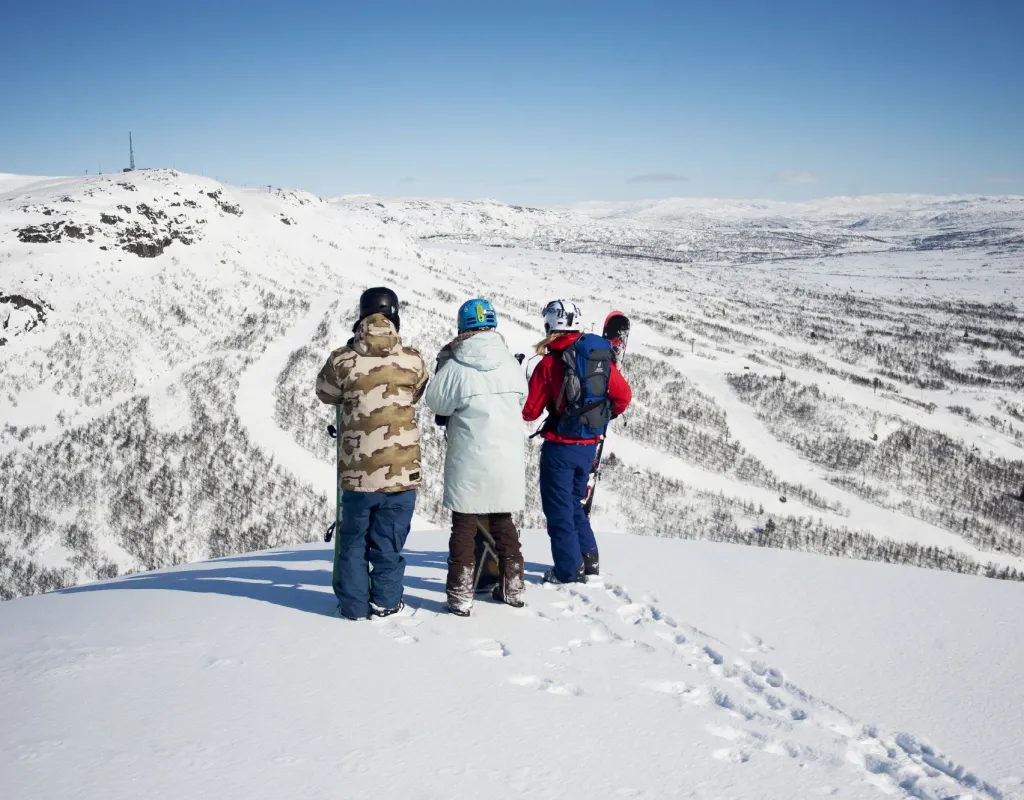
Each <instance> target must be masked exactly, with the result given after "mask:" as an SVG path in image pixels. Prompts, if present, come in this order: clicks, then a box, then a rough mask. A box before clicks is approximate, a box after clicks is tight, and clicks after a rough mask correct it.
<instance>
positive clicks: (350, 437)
mask: <svg viewBox="0 0 1024 800" xmlns="http://www.w3.org/2000/svg"><path fill="white" fill-rule="evenodd" d="M426 385H427V368H426V366H425V365H424V363H423V358H422V357H421V356H420V354H419V353H418V352H417V351H416V350H414V349H412V348H411V347H403V346H402V340H401V339H400V338H399V336H398V331H396V330H395V326H394V325H392V324H391V322H390V321H389V320H388V319H386V318H385V317H384V315H383V314H372V315H370V316H369V317H367V318H366V319H364V320H363V321H362V322H360V323H359V325H358V326H357V327H356V331H355V336H353V337H352V339H350V340H349V342H348V344H346V345H345V346H344V347H340V348H338V349H337V350H335V351H334V352H333V353H331V355H330V357H329V358H328V359H327V363H326V364H324V367H323V369H322V370H320V374H319V375H318V376H317V379H316V396H317V397H319V398H320V401H321V402H323V403H328V404H330V405H340V406H341V407H342V408H341V430H340V431H339V432H338V434H339V436H341V457H340V462H339V464H338V483H339V485H340V486H341V488H342V489H343V490H345V491H351V492H403V491H405V490H407V489H415V488H416V487H417V486H419V485H420V434H419V430H418V429H417V427H416V414H415V410H414V406H415V404H416V403H417V402H419V400H420V398H421V397H422V396H423V392H424V390H425V389H426Z"/></svg>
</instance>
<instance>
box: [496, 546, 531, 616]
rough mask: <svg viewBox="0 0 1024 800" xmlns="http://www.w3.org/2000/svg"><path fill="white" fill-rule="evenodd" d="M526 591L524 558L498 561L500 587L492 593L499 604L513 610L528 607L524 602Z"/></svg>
mask: <svg viewBox="0 0 1024 800" xmlns="http://www.w3.org/2000/svg"><path fill="white" fill-rule="evenodd" d="M524 590H525V586H524V580H523V559H522V557H521V556H520V557H519V558H502V559H500V560H499V561H498V585H497V586H495V587H494V591H493V592H491V597H493V598H494V599H495V600H497V601H498V602H499V603H506V604H507V605H510V606H512V607H513V608H522V607H523V606H525V605H526V602H525V601H524V600H523V592H524Z"/></svg>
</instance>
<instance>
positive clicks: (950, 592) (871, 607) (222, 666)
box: [0, 531, 1024, 800]
mask: <svg viewBox="0 0 1024 800" xmlns="http://www.w3.org/2000/svg"><path fill="white" fill-rule="evenodd" d="M524 538H525V555H526V558H527V572H528V577H529V578H530V581H531V582H530V583H529V585H528V588H527V600H528V604H527V606H526V608H524V609H520V610H514V609H511V608H509V607H507V606H501V605H498V604H496V603H493V602H491V601H489V600H488V601H482V600H479V599H478V601H477V603H476V605H475V607H474V611H473V616H472V617H470V618H468V619H462V618H457V617H454V616H452V615H450V614H447V613H445V612H444V610H443V601H444V571H445V558H446V555H447V537H446V534H445V533H443V532H437V531H432V532H430V531H424V532H414V533H413V534H412V535H411V537H410V540H409V547H408V554H407V557H408V562H409V566H408V573H407V579H406V587H407V588H406V603H407V607H406V610H405V611H404V612H403V613H401V614H399V615H396V616H393V617H389V618H386V619H384V620H375V621H372V622H370V621H360V622H349V621H345V620H342V619H340V618H338V617H336V616H333V615H332V612H333V610H334V606H335V603H334V597H333V594H332V593H331V590H330V575H331V572H330V553H329V550H328V548H327V547H325V546H323V545H311V546H302V547H296V548H288V549H284V550H278V551H270V552H262V553H254V554H250V555H244V556H238V557H231V558H226V559H220V560H217V561H212V562H208V563H202V564H194V565H189V566H183V567H179V568H175V569H171V570H167V571H161V572H153V573H147V574H141V575H138V576H134V577H129V578H125V579H119V580H116V581H112V582H107V583H96V584H90V585H85V586H81V587H78V588H74V589H68V590H64V591H61V592H57V593H51V594H47V595H42V596H38V597H32V598H24V599H20V600H13V601H10V602H7V603H4V604H2V605H0V696H2V697H3V698H4V715H3V725H2V726H0V796H3V797H4V798H11V799H12V800H14V799H15V798H17V799H19V800H20V799H21V798H36V799H38V798H47V799H48V800H56V799H57V798H76V800H92V798H96V800H100V799H102V800H114V799H115V798H137V797H146V798H152V800H157V799H158V798H182V797H202V796H207V795H210V796H214V795H215V796H217V797H219V798H225V799H228V798H252V797H353V798H355V797H367V798H370V797H375V798H414V797H415V798H476V797H495V798H504V797H530V798H536V797H540V798H594V797H602V798H604V797H607V798H617V797H633V798H662V797H672V798H675V797H678V798H736V799H737V800H740V799H742V800H746V798H753V797H757V798H778V799H779V800H790V799H791V798H812V797H820V796H825V797H838V798H875V797H914V798H931V799H933V800H937V799H938V798H961V799H962V800H966V798H1003V800H1010V798H1021V797H1024V784H1022V781H1024V750H1022V749H1021V742H1022V741H1024V715H1022V711H1021V710H1022V709H1024V682H1022V681H1021V680H1020V675H1021V674H1022V672H1024V645H1022V644H1021V639H1020V636H1019V635H1018V634H1019V626H1020V619H1021V618H1022V615H1024V589H1022V587H1021V586H1020V585H1019V584H1017V583H1013V582H1006V581H991V580H987V579H984V578H979V577H969V576H958V575H951V574H948V573H942V572H937V571H930V570H922V569H915V568H909V567H897V566H891V565H882V564H868V563H865V562H857V561H851V560H846V559H830V558H827V557H824V556H818V555H811V554H804V553H792V552H785V551H778V550H767V549H753V548H743V547H738V546H734V545H723V544H713V543H702V542H686V541H678V540H666V539H654V538H650V537H638V536H631V535H610V534H606V535H602V536H601V537H600V541H601V547H602V560H603V563H604V565H605V570H606V572H607V574H606V575H604V576H602V577H601V578H600V579H597V580H593V581H592V582H590V583H587V584H585V585H574V586H547V585H541V584H540V583H538V581H539V574H540V570H541V569H542V567H543V566H544V565H545V564H547V563H549V553H548V549H547V540H546V537H545V536H544V535H543V534H542V533H539V532H528V533H527V534H526V535H525V537H524Z"/></svg>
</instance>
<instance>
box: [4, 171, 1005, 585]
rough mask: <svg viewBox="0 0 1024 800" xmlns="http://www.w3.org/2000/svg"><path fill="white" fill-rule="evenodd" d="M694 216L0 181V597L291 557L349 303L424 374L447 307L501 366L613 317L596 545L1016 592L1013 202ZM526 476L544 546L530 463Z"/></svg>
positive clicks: (428, 511) (448, 329) (436, 460)
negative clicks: (616, 408)
mask: <svg viewBox="0 0 1024 800" xmlns="http://www.w3.org/2000/svg"><path fill="white" fill-rule="evenodd" d="M688 203H689V201H686V202H684V201H659V202H658V203H652V204H646V205H644V204H639V205H636V206H631V207H628V208H614V209H608V208H604V209H599V208H597V207H593V206H592V207H588V208H587V209H585V213H584V211H581V210H579V209H547V210H538V209H529V208H522V207H515V206H505V205H502V204H499V203H495V202H493V201H479V202H473V203H451V202H445V201H426V200H416V201H385V200H375V199H372V198H343V199H340V200H337V201H331V202H328V201H326V200H323V199H321V198H319V197H316V196H314V195H311V194H309V193H307V192H302V191H293V190H272V191H267V190H266V189H265V188H264V189H262V190H252V189H239V188H237V187H226V186H222V185H220V184H218V183H216V182H214V181H210V180H208V179H206V178H199V177H196V176H189V175H183V174H180V173H176V172H173V171H170V170H139V171H136V172H133V173H129V174H117V175H113V176H97V177H91V178H45V179H44V178H19V177H17V176H2V177H0V421H2V425H0V597H2V598H9V597H16V596H20V595H24V594H30V593H33V592H38V591H44V590H47V589H53V588H57V587H60V586H67V585H71V584H74V583H78V582H81V581H88V580H95V579H97V578H108V577H112V576H115V575H121V574H124V573H126V572H132V571H138V570H146V569H155V568H160V567H166V566H170V565H175V564H182V563H186V562H190V561H196V560H201V559H206V558H211V557H220V556H227V555H231V554H235V553H240V552H248V551H253V550H258V549H262V548H266V547H273V546H281V545H286V544H294V543H299V542H309V541H313V540H315V539H317V538H318V537H319V536H320V534H321V531H322V529H323V528H324V527H325V525H326V524H327V523H328V522H329V521H330V520H331V519H332V518H333V505H332V500H331V488H330V483H331V479H330V475H331V466H330V465H331V459H332V457H333V447H332V443H331V441H330V440H329V439H327V437H326V436H325V435H324V433H323V431H324V427H325V425H326V424H327V422H329V421H331V415H330V411H329V410H328V409H326V408H324V407H323V406H322V405H321V404H319V403H318V402H317V401H316V399H315V398H314V397H313V394H312V384H313V379H314V376H315V374H316V371H317V370H318V369H319V367H320V366H321V364H322V363H323V361H324V359H325V358H326V356H327V354H328V352H329V351H330V350H331V349H332V348H334V347H337V346H339V345H340V344H342V343H343V342H344V341H345V340H346V339H347V338H348V335H349V330H350V327H351V323H352V319H353V316H352V312H353V308H354V306H355V303H356V299H357V297H358V294H359V292H360V291H361V290H362V289H364V288H366V287H367V286H369V285H376V284H388V285H392V286H394V287H395V288H396V289H397V291H398V293H399V295H400V296H401V298H402V301H403V305H404V308H403V314H402V333H403V336H404V337H405V339H406V341H407V342H408V343H410V344H412V345H414V346H416V347H418V348H420V350H421V351H422V352H423V353H424V355H425V356H426V358H427V360H428V362H429V361H432V359H433V356H434V354H435V353H436V352H437V350H438V349H439V348H440V347H441V346H442V345H443V344H444V343H446V342H447V341H448V339H449V338H450V337H451V336H452V334H453V327H454V326H453V324H452V320H453V318H454V312H455V310H456V308H457V307H458V305H459V303H460V302H461V301H462V300H464V299H466V298H467V297H473V296H479V295H484V296H487V297H489V298H491V299H492V300H493V301H494V302H495V304H496V306H497V308H498V311H499V314H500V316H501V320H502V322H501V330H502V332H503V333H504V335H505V337H506V339H507V341H508V343H509V346H510V347H511V348H512V349H513V350H515V351H523V352H527V351H529V350H530V348H531V347H532V346H533V344H534V343H535V342H536V341H537V340H538V339H539V338H540V336H541V331H540V325H539V310H540V308H541V307H542V305H543V303H544V302H545V301H546V300H548V299H551V298H552V297H557V296H567V297H572V298H575V299H577V300H578V301H579V302H580V303H581V304H582V305H583V308H584V312H585V314H587V315H588V319H590V320H591V324H595V322H596V321H598V320H600V319H601V318H603V316H604V315H605V314H606V313H607V312H608V311H610V310H612V309H613V308H621V309H622V310H624V311H626V312H627V313H629V314H630V315H631V317H632V318H633V320H634V322H635V327H634V333H633V336H632V341H631V343H630V355H629V359H628V362H627V364H626V372H627V376H628V378H629V380H630V381H631V382H632V383H633V385H634V389H635V395H636V401H635V403H634V405H633V407H632V409H631V410H630V411H629V413H627V415H626V416H625V417H624V418H623V419H622V421H621V424H620V423H618V422H617V423H616V425H615V426H613V430H612V433H611V445H612V446H611V447H610V448H609V452H610V455H614V458H610V459H609V462H608V466H607V469H606V470H605V472H604V475H603V479H602V483H601V485H600V488H599V492H598V496H597V503H596V506H595V522H596V523H597V525H598V526H599V527H600V528H602V529H606V530H627V531H632V532H638V533H645V534H653V535H659V536H674V537H685V538H706V539H714V540H719V541H730V542H737V543H744V544H756V545H759V546H761V545H763V546H773V547H785V548H791V549H802V550H813V551H818V552H823V553H829V554H833V555H843V556H850V557H856V558H865V559H871V560H885V561H892V562H898V563H911V564H919V565H927V566H931V567H938V568H942V569H948V570H956V571H965V572H970V573H982V574H988V575H1000V576H1003V577H1012V576H1013V575H1014V574H1015V573H1014V570H1019V569H1020V568H1021V567H1022V566H1024V503H1021V502H1019V501H1018V500H1016V499H1014V498H1015V497H1016V496H1018V495H1019V493H1020V491H1021V485H1022V484H1024V402H1022V400H1021V397H1022V396H1024V394H1022V393H1024V333H1022V328H1024V310H1022V309H1024V281H1022V279H1021V278H1022V271H1021V270H1022V267H1021V260H1020V259H1021V257H1020V250H1019V249H1018V248H1016V247H1015V245H1013V244H1012V242H1010V241H1009V239H1008V238H1007V237H1010V238H1012V236H1011V234H1006V235H1005V236H1004V234H1003V233H999V234H998V235H997V234H993V233H991V231H993V230H996V229H1000V230H1001V229H1004V228H1005V229H1011V228H1014V226H1015V225H1017V226H1018V227H1019V223H1020V215H1019V213H1018V211H1019V209H1020V207H1021V201H1020V199H1019V198H947V199H945V200H944V199H941V198H888V199H886V198H876V199H873V200H861V199H856V200H849V201H846V200H833V201H829V202H827V203H822V204H819V205H818V206H807V207H797V206H786V207H784V208H780V207H778V205H777V204H764V203H760V202H751V203H748V204H736V203H731V204H730V203H725V204H716V203H711V202H704V203H695V202H694V203H689V205H692V206H694V207H696V208H697V211H695V212H694V213H693V214H690V212H686V213H684V211H685V209H683V210H680V209H681V208H683V207H684V206H687V204H688ZM868 216H870V219H871V220H875V221H873V222H870V224H866V225H865V226H861V225H859V224H854V223H855V222H856V221H857V220H861V219H867V218H868ZM854 218H856V219H854ZM875 228H885V229H886V231H885V232H884V236H883V235H876V234H878V233H879V231H877V230H875ZM865 231H866V232H865ZM985 231H989V232H988V233H985ZM954 234H955V235H954ZM961 234H962V235H961ZM934 236H946V237H947V238H946V239H942V240H932V239H930V238H929V237H934ZM950 237H952V238H950ZM1000 237H1002V238H1000ZM926 239H927V240H929V241H932V242H933V243H934V242H936V241H937V242H938V244H937V245H936V246H941V247H944V248H946V249H942V250H934V249H929V248H930V247H931V245H930V244H927V243H925V240H926ZM997 240H998V242H1001V244H994V243H996V242H997ZM915 242H916V244H915ZM943 242H944V244H943ZM488 245H501V246H500V247H499V246H488ZM420 423H421V431H422V433H423V439H424V474H425V476H426V478H427V482H426V484H425V486H424V488H423V490H422V492H421V494H420V497H419V504H418V513H419V515H420V519H421V521H423V522H424V523H428V522H429V523H431V524H435V525H441V526H443V525H444V524H445V523H446V516H445V512H444V511H443V509H442V508H441V504H440V498H441V486H440V465H441V460H442V458H443V452H444V450H443V448H444V440H443V437H441V436H440V435H438V433H437V432H436V429H435V428H434V426H433V424H432V420H431V419H430V418H429V416H428V415H425V414H424V415H422V416H421V419H420ZM527 469H528V470H529V481H528V485H529V490H528V497H527V510H526V513H525V514H523V515H522V518H521V520H520V521H521V523H522V524H523V525H524V526H526V527H540V526H542V525H543V517H542V515H541V513H540V507H539V500H538V497H537V490H536V482H535V475H536V469H537V447H536V442H535V441H534V442H532V443H531V445H530V455H529V463H528V465H527Z"/></svg>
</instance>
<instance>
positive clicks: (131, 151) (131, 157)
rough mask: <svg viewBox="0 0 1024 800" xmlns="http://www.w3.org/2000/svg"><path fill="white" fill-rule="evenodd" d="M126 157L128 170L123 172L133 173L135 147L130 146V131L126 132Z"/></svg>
mask: <svg viewBox="0 0 1024 800" xmlns="http://www.w3.org/2000/svg"><path fill="white" fill-rule="evenodd" d="M128 157H129V162H128V169H126V170H124V171H125V172H134V171H135V146H134V145H133V144H132V132H131V131H128Z"/></svg>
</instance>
